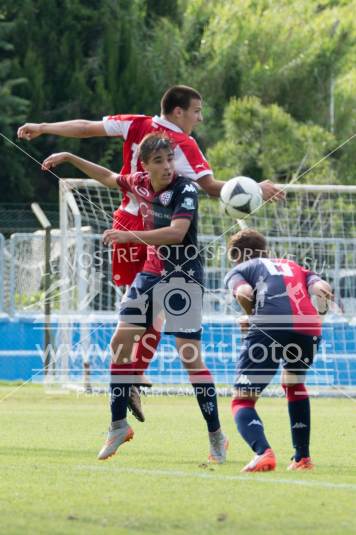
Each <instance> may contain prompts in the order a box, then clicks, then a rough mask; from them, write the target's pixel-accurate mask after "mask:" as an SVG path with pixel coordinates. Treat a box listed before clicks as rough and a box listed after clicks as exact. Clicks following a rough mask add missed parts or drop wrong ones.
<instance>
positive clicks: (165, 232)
mask: <svg viewBox="0 0 356 535" xmlns="http://www.w3.org/2000/svg"><path fill="white" fill-rule="evenodd" d="M190 223H191V221H190V219H183V218H182V219H179V218H177V219H173V221H172V222H171V224H170V226H169V227H162V228H159V229H155V230H135V231H129V230H128V231H126V230H114V229H109V230H105V232H104V234H103V242H104V243H105V244H106V245H111V244H112V243H128V242H130V243H145V244H146V245H173V244H177V243H182V241H183V240H184V236H185V235H186V233H187V232H188V229H189V226H190Z"/></svg>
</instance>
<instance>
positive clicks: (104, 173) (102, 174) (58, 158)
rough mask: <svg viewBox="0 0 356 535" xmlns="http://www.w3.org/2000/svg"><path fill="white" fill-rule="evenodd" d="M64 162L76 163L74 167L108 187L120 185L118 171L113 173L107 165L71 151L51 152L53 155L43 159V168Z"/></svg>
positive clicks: (49, 167)
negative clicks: (98, 163)
mask: <svg viewBox="0 0 356 535" xmlns="http://www.w3.org/2000/svg"><path fill="white" fill-rule="evenodd" d="M62 163H70V164H72V165H74V167H76V168H77V169H80V171H83V173H85V174H86V175H87V176H88V177H89V178H94V179H95V180H97V181H98V182H101V184H103V185H104V186H107V187H108V188H117V187H118V185H117V182H116V178H117V175H116V173H113V172H112V171H110V169H106V167H102V166H101V165H97V164H95V163H93V162H90V161H89V160H84V158H79V156H75V155H74V154H71V153H70V152H59V153H57V154H51V156H48V158H46V159H45V160H44V161H43V163H42V169H43V170H44V171H46V170H49V169H51V168H54V167H57V165H59V164H62Z"/></svg>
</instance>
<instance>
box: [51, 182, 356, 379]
mask: <svg viewBox="0 0 356 535" xmlns="http://www.w3.org/2000/svg"><path fill="white" fill-rule="evenodd" d="M285 188H286V193H287V198H286V200H285V201H282V202H279V203H266V204H265V205H264V206H263V207H262V208H261V209H259V210H258V212H256V214H254V215H253V216H251V217H249V218H248V219H247V220H246V222H247V223H248V226H249V227H252V228H256V229H257V230H259V231H260V232H262V233H263V234H265V235H266V236H267V238H268V242H269V246H270V248H271V249H272V250H273V254H274V255H275V256H278V257H286V256H287V255H288V258H291V259H293V260H296V261H297V262H299V263H302V264H304V265H306V266H308V267H309V268H311V269H313V270H314V271H316V272H318V273H320V274H322V276H323V277H324V278H326V279H327V280H328V281H329V282H330V283H331V285H332V287H333V290H334V293H335V302H336V306H335V308H334V309H333V310H332V311H331V313H330V314H329V315H328V316H327V317H326V319H325V321H324V327H323V335H324V336H323V342H322V346H321V349H320V351H319V354H318V358H317V360H316V362H315V366H314V367H313V370H312V371H311V372H310V373H309V382H310V384H314V385H317V386H318V387H319V386H328V387H330V388H332V387H337V388H344V387H350V386H351V387H352V386H353V387H356V217H355V200H356V187H353V186H348V187H347V186H331V185H330V186H329V185H328V186H325V185H323V186H314V185H290V186H285ZM119 202H120V194H119V192H118V191H116V190H112V189H108V188H105V187H103V186H101V185H100V184H99V183H97V182H96V181H94V180H84V179H67V180H65V181H64V180H63V181H62V182H61V185H60V211H61V258H60V277H61V281H62V293H61V298H60V313H61V318H62V319H61V323H62V325H61V328H60V329H58V333H57V337H56V339H57V353H58V355H59V359H58V360H59V362H58V364H60V365H58V367H57V368H58V369H61V370H62V371H63V375H64V376H65V380H66V381H69V382H71V381H80V380H81V377H82V368H83V362H84V363H90V368H91V375H92V380H93V382H100V381H106V380H107V370H108V364H109V358H110V351H109V341H110V337H111V334H112V332H113V329H114V327H115V325H116V321H117V309H118V305H119V302H120V299H121V297H122V288H119V287H117V286H116V285H115V284H114V283H113V282H112V276H111V252H110V251H109V250H108V249H107V248H104V247H103V244H102V241H101V235H102V232H103V231H104V230H105V229H107V228H110V227H111V225H112V221H113V212H114V211H115V210H116V209H117V207H118V205H119ZM199 210H200V215H199V242H200V246H201V251H202V254H203V257H204V260H205V271H206V282H205V296H204V330H203V350H204V357H205V360H206V363H207V365H208V366H209V367H210V369H211V370H212V371H213V373H214V375H215V378H216V381H217V382H218V383H220V384H231V383H232V381H233V377H234V367H235V362H236V356H237V354H238V350H239V347H240V344H241V336H240V332H239V328H238V326H237V323H236V317H237V316H238V314H239V311H238V310H237V309H236V306H234V304H233V303H232V302H231V299H230V298H229V296H228V295H227V293H226V291H225V290H224V289H223V279H224V276H225V274H226V272H227V271H228V269H229V268H230V266H229V263H228V260H227V255H226V242H227V239H228V237H229V236H230V235H231V234H232V233H234V232H236V231H237V230H239V227H238V225H237V224H236V222H234V221H233V220H232V219H231V218H229V217H228V216H223V215H222V214H221V212H220V209H219V203H218V201H217V200H216V199H212V198H208V197H206V196H205V195H201V199H200V209H199ZM173 343H174V340H172V339H171V338H170V337H168V336H163V338H162V341H161V343H160V346H159V349H158V351H157V354H156V356H155V358H154V359H153V361H152V364H151V365H150V368H149V374H150V375H151V377H152V379H153V381H154V382H155V383H164V384H166V383H169V384H180V383H182V382H186V375H185V372H184V371H183V369H182V367H181V366H180V363H179V361H178V357H177V355H176V353H175V349H174V345H173ZM58 348H62V349H61V351H59V350H58ZM63 348H65V349H63ZM58 355H57V358H58Z"/></svg>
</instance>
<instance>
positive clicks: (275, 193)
mask: <svg viewBox="0 0 356 535" xmlns="http://www.w3.org/2000/svg"><path fill="white" fill-rule="evenodd" d="M259 186H260V188H261V190H262V197H263V200H264V201H281V200H282V199H285V198H286V194H285V192H284V191H283V190H282V189H281V188H280V187H279V186H277V185H276V184H274V182H272V180H264V181H263V182H260V183H259Z"/></svg>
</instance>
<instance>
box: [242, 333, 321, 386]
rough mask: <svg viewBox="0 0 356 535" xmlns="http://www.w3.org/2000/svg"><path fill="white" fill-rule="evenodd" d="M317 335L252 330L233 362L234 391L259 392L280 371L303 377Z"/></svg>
mask: <svg viewBox="0 0 356 535" xmlns="http://www.w3.org/2000/svg"><path fill="white" fill-rule="evenodd" d="M319 343H320V336H310V335H306V334H301V333H298V332H294V331H283V330H280V331H273V330H271V331H269V330H268V331H264V332H262V331H261V330H258V329H253V330H251V331H249V333H248V335H247V336H246V338H245V340H244V341H243V344H242V347H241V351H240V355H239V357H238V361H237V369H236V380H235V388H240V389H246V390H251V391H253V392H254V393H256V394H259V393H261V392H262V391H263V390H264V389H265V388H266V386H267V385H268V384H269V383H270V382H271V380H272V379H273V377H274V375H275V374H276V372H277V370H278V367H279V363H280V362H282V365H283V368H284V369H286V370H288V371H290V372H292V373H295V374H296V375H301V376H304V375H305V374H306V372H307V371H308V369H309V368H310V367H311V365H312V364H313V360H314V356H315V353H316V351H317V349H318V346H319Z"/></svg>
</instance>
